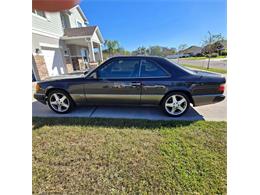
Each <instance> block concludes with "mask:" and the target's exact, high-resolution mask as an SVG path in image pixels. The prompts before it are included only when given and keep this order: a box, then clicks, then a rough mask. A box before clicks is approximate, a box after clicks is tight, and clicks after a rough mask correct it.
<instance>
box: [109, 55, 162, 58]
mask: <svg viewBox="0 0 260 195" xmlns="http://www.w3.org/2000/svg"><path fill="white" fill-rule="evenodd" d="M116 58H135V59H136V58H140V59H144V58H146V59H163V58H162V57H160V56H141V55H135V56H113V57H111V58H109V59H116Z"/></svg>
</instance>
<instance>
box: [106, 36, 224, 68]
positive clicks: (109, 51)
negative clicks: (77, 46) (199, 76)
mask: <svg viewBox="0 0 260 195" xmlns="http://www.w3.org/2000/svg"><path fill="white" fill-rule="evenodd" d="M224 41H225V39H224V37H223V36H222V35H221V34H212V33H211V32H208V34H207V36H205V38H204V39H203V40H202V45H201V47H202V49H201V52H200V54H199V55H200V56H205V57H207V58H208V66H207V68H209V64H210V59H211V58H212V57H216V56H218V55H227V51H226V49H225V46H224ZM187 48H188V45H187V44H180V45H179V46H178V48H177V49H176V48H175V47H163V46H159V45H155V46H150V47H145V46H140V47H138V48H137V49H135V50H134V51H132V52H130V51H128V50H126V49H124V48H123V47H121V46H120V44H119V42H118V41H116V40H105V49H104V50H103V55H104V58H109V57H111V56H115V55H152V56H162V57H167V56H171V55H176V54H177V55H178V56H181V54H183V53H184V52H185V50H186V49H187Z"/></svg>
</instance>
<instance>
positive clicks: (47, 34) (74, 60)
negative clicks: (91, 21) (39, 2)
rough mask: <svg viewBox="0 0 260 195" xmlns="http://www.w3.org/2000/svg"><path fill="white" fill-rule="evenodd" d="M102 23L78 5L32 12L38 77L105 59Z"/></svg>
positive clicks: (91, 64)
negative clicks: (93, 19)
mask: <svg viewBox="0 0 260 195" xmlns="http://www.w3.org/2000/svg"><path fill="white" fill-rule="evenodd" d="M103 43H104V40H103V37H102V34H101V32H100V30H99V28H98V26H89V25H88V19H87V18H86V16H85V14H84V13H83V11H82V10H81V8H80V7H79V6H78V5H77V6H75V7H73V8H71V9H70V10H66V11H62V12H55V13H50V12H43V11H38V10H33V11H32V64H33V66H32V69H33V74H34V76H35V78H36V80H41V79H44V78H46V77H49V76H56V75H60V74H65V73H70V72H73V71H77V70H84V69H86V68H88V67H90V66H97V65H98V63H100V62H102V61H103V55H102V49H101V45H102V44H103Z"/></svg>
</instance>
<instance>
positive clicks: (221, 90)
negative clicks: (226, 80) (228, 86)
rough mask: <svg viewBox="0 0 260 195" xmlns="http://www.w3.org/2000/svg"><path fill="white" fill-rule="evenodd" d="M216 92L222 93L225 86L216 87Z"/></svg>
mask: <svg viewBox="0 0 260 195" xmlns="http://www.w3.org/2000/svg"><path fill="white" fill-rule="evenodd" d="M218 91H219V92H221V93H224V91H225V84H221V85H220V86H219V87H218Z"/></svg>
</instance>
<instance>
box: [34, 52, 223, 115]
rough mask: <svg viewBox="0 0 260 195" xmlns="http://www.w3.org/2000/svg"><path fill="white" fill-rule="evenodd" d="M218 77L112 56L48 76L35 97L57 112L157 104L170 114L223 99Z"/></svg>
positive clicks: (144, 58)
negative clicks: (79, 69)
mask: <svg viewBox="0 0 260 195" xmlns="http://www.w3.org/2000/svg"><path fill="white" fill-rule="evenodd" d="M225 82H226V80H225V78H224V77H223V76H221V75H219V74H215V73H210V72H204V71H197V70H196V71H195V70H190V69H188V68H185V67H183V66H180V65H178V64H175V63H173V62H171V61H169V60H167V59H165V58H161V57H150V56H123V57H112V58H110V59H108V60H107V61H105V62H104V63H103V64H101V65H100V66H98V67H97V68H96V69H94V70H91V71H88V72H86V73H84V74H79V75H73V74H72V75H62V76H58V77H52V78H49V79H46V80H44V81H39V82H37V84H36V93H35V94H34V97H35V99H37V100H38V101H40V102H42V103H44V104H48V106H49V107H50V108H51V109H52V110H53V111H55V112H57V113H67V112H69V111H71V110H72V109H73V108H74V107H75V106H79V105H84V104H87V105H128V106H131V105H157V106H161V107H162V109H163V110H164V112H165V113H166V114H168V115H170V116H174V117H177V116H181V115H182V114H184V113H185V112H186V111H187V110H188V109H189V107H190V104H192V105H193V106H200V105H206V104H212V103H216V102H220V101H222V100H223V99H224V98H225V96H224V95H223V92H224V84H225Z"/></svg>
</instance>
